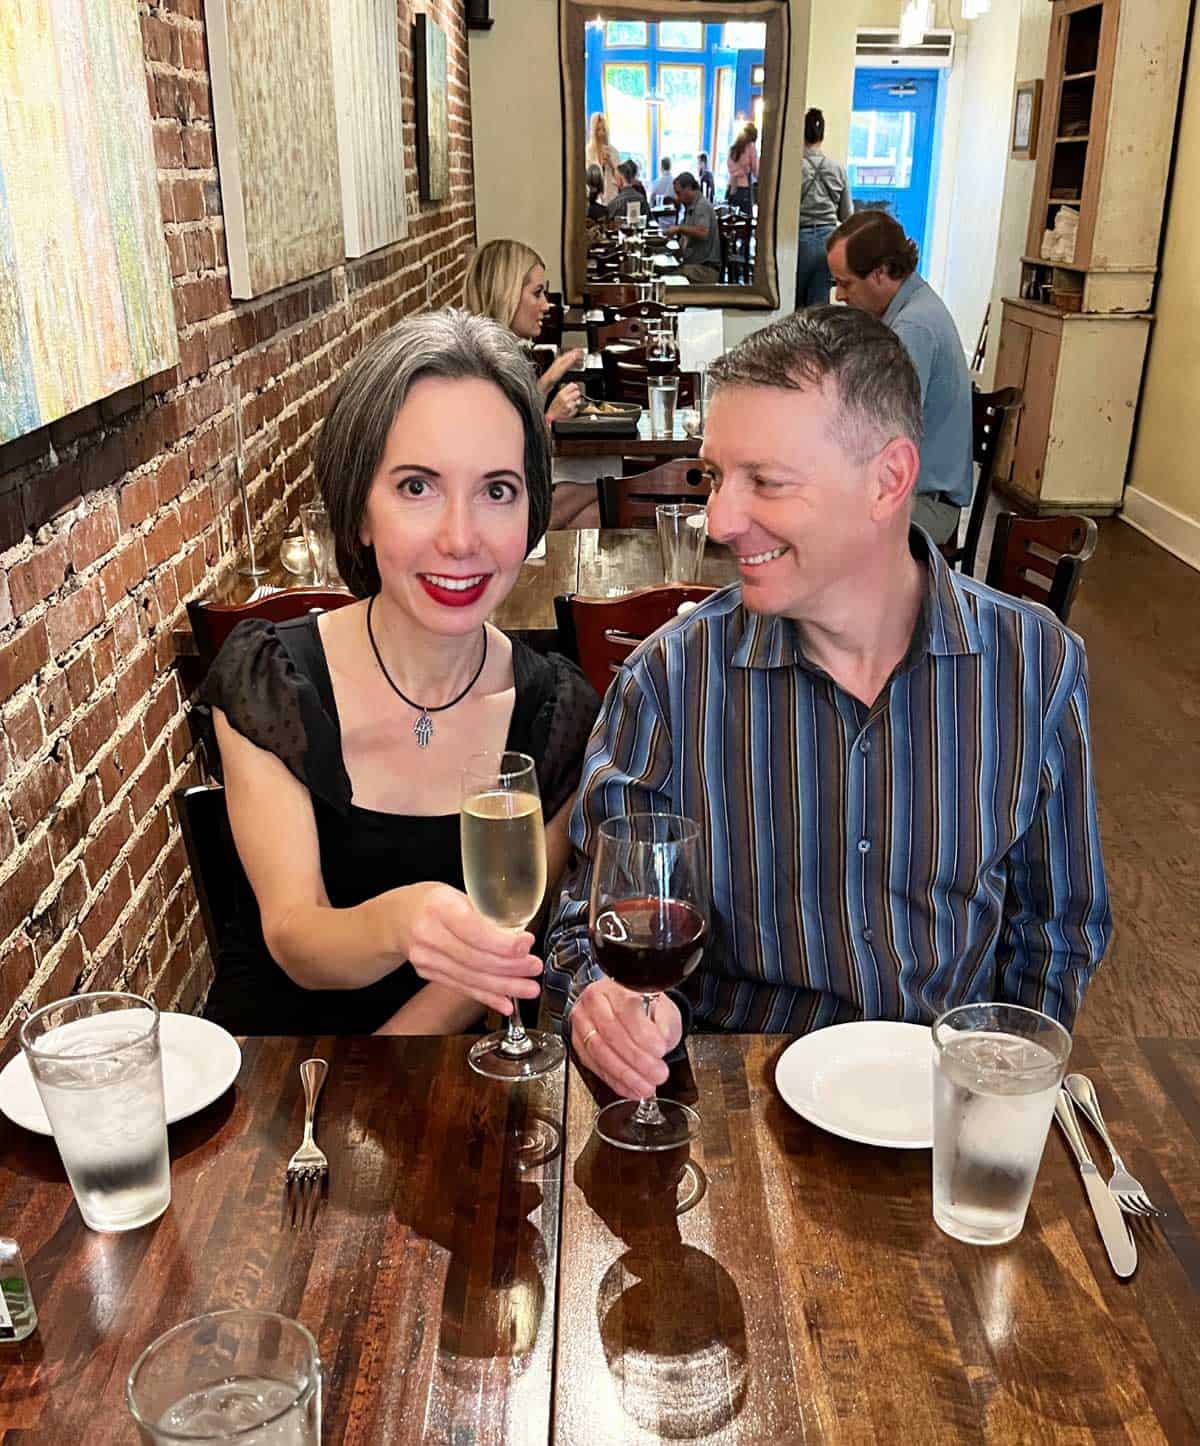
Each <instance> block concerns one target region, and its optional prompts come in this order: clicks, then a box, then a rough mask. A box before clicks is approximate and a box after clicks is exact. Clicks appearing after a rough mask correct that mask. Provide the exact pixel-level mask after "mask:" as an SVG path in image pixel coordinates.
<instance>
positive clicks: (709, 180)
mask: <svg viewBox="0 0 1200 1446" xmlns="http://www.w3.org/2000/svg"><path fill="white" fill-rule="evenodd" d="M696 179H697V180H698V181H699V182H700V190H701V193H702V194H703V196H704V199H705V200H706V201H711V200H712V198H713V197H714V196H715V195H716V193H717V182H716V179H715V177H714V176H713V173H712V172H711V171H710V170H709V169H708V152H707V151H701V152H700V155H699V156H698V157H697V167H696Z"/></svg>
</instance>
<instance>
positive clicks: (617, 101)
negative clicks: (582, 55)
mask: <svg viewBox="0 0 1200 1446" xmlns="http://www.w3.org/2000/svg"><path fill="white" fill-rule="evenodd" d="M649 90H650V72H649V67H648V66H645V65H634V64H632V63H630V62H625V63H623V64H621V63H617V62H615V61H609V62H608V63H607V64H606V65H605V67H604V111H605V114H606V115H607V116H608V138H609V140H610V141H611V142H612V144H613V145H614V146H616V148H617V150H618V152H619V153H620V156H621V159H622V160H623V161H624V160H630V161H636V162H637V164H638V179H639V180H641V181H642V182H643V183H644V182H645V180H646V176H647V173H648V172H649V169H650V108H649V106H648V105H647V104H646V97H647V95H648V94H649ZM651 179H653V177H651Z"/></svg>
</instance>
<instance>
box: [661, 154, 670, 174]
mask: <svg viewBox="0 0 1200 1446" xmlns="http://www.w3.org/2000/svg"><path fill="white" fill-rule="evenodd" d="M662 168H663V170H664V171H669V170H670V169H671V157H670V156H664V157H663V158H662Z"/></svg>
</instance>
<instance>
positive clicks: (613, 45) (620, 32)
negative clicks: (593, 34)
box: [604, 20, 646, 50]
mask: <svg viewBox="0 0 1200 1446" xmlns="http://www.w3.org/2000/svg"><path fill="white" fill-rule="evenodd" d="M604 43H605V45H607V46H608V48H609V49H610V50H618V49H622V48H626V47H629V46H634V45H645V44H646V22H645V21H644V20H610V21H609V22H608V24H607V25H606V26H605V27H604Z"/></svg>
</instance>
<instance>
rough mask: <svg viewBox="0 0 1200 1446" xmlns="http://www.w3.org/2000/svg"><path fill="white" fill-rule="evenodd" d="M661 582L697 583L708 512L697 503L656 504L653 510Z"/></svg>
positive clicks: (702, 560)
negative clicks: (660, 557)
mask: <svg viewBox="0 0 1200 1446" xmlns="http://www.w3.org/2000/svg"><path fill="white" fill-rule="evenodd" d="M654 521H655V523H656V525H657V527H658V546H659V549H660V551H661V552H662V564H663V581H664V582H699V581H700V568H701V565H702V564H703V562H704V543H705V539H706V538H707V536H708V510H707V509H706V508H705V507H704V506H703V505H702V504H701V503H699V502H660V503H659V505H658V506H657V507H656V508H655V509H654Z"/></svg>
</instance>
